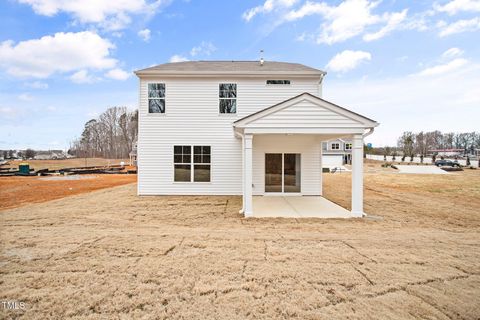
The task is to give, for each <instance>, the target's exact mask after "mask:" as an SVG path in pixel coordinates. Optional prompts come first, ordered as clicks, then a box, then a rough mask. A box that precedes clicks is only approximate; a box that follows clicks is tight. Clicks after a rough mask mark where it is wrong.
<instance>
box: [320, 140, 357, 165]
mask: <svg viewBox="0 0 480 320" xmlns="http://www.w3.org/2000/svg"><path fill="white" fill-rule="evenodd" d="M322 156H323V159H322V160H323V161H322V165H323V167H324V168H325V167H338V166H343V165H344V164H351V163H352V140H351V139H348V138H338V139H334V140H330V141H325V142H323V143H322Z"/></svg>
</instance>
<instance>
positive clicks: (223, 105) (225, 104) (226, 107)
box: [220, 99, 237, 113]
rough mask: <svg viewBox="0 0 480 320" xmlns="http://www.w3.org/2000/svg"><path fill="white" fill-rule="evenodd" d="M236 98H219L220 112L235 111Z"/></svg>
mask: <svg viewBox="0 0 480 320" xmlns="http://www.w3.org/2000/svg"><path fill="white" fill-rule="evenodd" d="M236 112H237V100H236V99H220V113H236Z"/></svg>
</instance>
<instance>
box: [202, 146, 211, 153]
mask: <svg viewBox="0 0 480 320" xmlns="http://www.w3.org/2000/svg"><path fill="white" fill-rule="evenodd" d="M202 152H203V154H210V146H203V147H202Z"/></svg>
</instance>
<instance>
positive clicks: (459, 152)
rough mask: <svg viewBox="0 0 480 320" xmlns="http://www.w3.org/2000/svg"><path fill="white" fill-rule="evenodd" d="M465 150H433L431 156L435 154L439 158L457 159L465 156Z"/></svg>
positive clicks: (430, 151)
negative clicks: (456, 157)
mask: <svg viewBox="0 0 480 320" xmlns="http://www.w3.org/2000/svg"><path fill="white" fill-rule="evenodd" d="M464 152H465V150H464V149H432V150H429V153H430V154H435V155H437V156H439V157H455V156H460V155H462V154H464Z"/></svg>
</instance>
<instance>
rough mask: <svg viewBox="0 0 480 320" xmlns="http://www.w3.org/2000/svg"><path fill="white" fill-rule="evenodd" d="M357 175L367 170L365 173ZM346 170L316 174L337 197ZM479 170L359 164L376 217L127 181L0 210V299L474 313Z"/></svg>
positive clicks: (64, 306) (132, 313) (96, 313)
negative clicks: (402, 169)
mask: <svg viewBox="0 0 480 320" xmlns="http://www.w3.org/2000/svg"><path fill="white" fill-rule="evenodd" d="M367 172H368V170H367ZM349 185H350V184H349V175H348V174H343V173H342V174H327V175H326V183H325V192H326V195H327V197H329V198H331V199H332V200H334V201H336V202H338V203H341V204H343V205H346V206H348V204H349ZM479 186H480V170H477V171H466V172H463V173H459V174H451V175H448V176H439V175H438V176H437V175H436V176H416V175H398V174H394V173H391V172H383V173H367V175H366V181H365V187H366V190H365V202H366V211H367V212H369V213H371V214H374V215H377V216H381V217H383V219H382V220H372V219H357V220H328V221H327V220H315V219H308V220H288V219H262V220H259V219H243V218H242V217H241V216H240V215H239V214H238V210H239V208H240V204H241V199H240V197H137V196H136V195H135V185H134V184H131V185H127V186H121V187H116V188H113V189H106V190H100V191H96V192H94V193H89V194H82V195H77V196H72V197H69V198H65V199H60V200H55V201H51V202H48V203H43V204H35V205H29V206H25V207H22V208H17V209H13V210H7V211H1V212H0V217H1V221H0V222H1V225H0V227H1V244H2V248H1V249H2V250H1V268H0V270H1V271H0V276H1V278H0V288H1V290H0V300H2V301H3V300H17V301H24V302H26V304H27V307H26V310H20V311H5V310H2V311H0V312H3V313H0V317H2V316H3V317H8V318H16V317H18V318H26V319H27V318H28V319H30V318H38V319H46V318H49V319H65V318H74V319H85V318H87V319H116V318H119V319H132V318H133V319H141V318H145V319H147V318H148V319H150V318H160V319H167V318H168V319H172V318H174V319H175V318H177V319H178V318H182V319H214V318H216V319H274V318H280V319H290V318H299V319H346V318H355V319H412V318H423V319H478V318H479V316H480V311H479V310H480V299H479V297H480V250H479V247H480V233H479V231H480V230H479V227H480V211H479V207H480V194H479V193H480V190H479V188H480V187H479Z"/></svg>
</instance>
